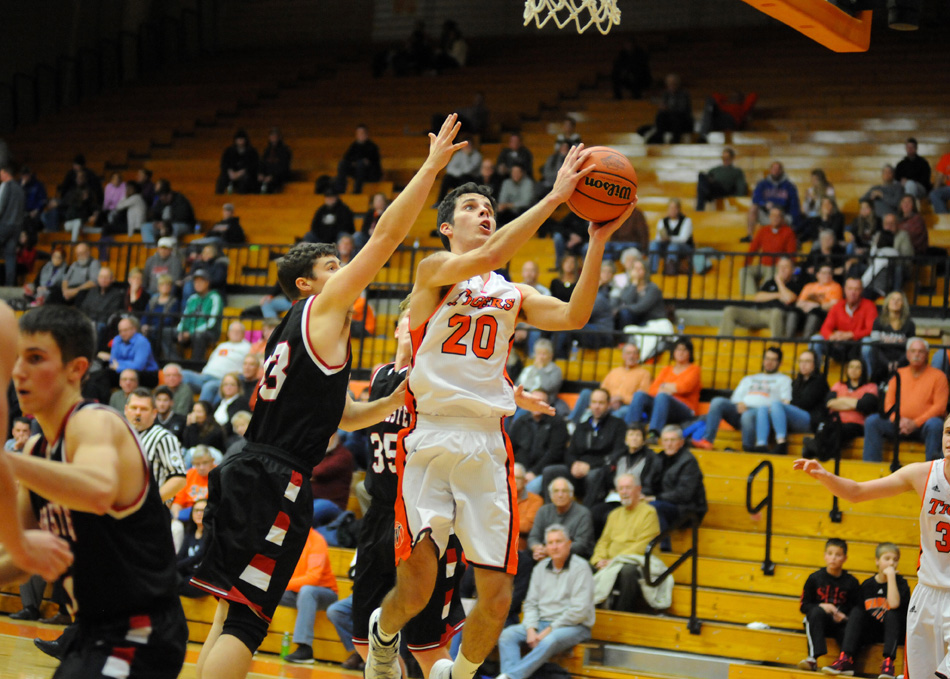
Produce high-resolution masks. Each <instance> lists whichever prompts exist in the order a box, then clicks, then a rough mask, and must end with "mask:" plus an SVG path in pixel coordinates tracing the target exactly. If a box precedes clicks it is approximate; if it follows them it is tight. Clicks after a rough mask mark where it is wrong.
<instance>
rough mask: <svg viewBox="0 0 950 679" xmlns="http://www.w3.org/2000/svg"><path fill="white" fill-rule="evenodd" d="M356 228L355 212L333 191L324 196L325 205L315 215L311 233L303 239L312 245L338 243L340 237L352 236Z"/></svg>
mask: <svg viewBox="0 0 950 679" xmlns="http://www.w3.org/2000/svg"><path fill="white" fill-rule="evenodd" d="M355 228H356V227H355V226H354V223H353V210H351V209H350V207H349V206H348V205H347V204H346V203H344V202H343V201H342V200H340V197H339V196H338V195H337V193H336V191H335V190H332V189H331V190H328V191H327V192H326V193H325V194H324V197H323V205H321V206H320V207H318V208H317V211H316V212H315V213H314V215H313V219H312V220H311V221H310V231H308V232H307V233H305V234H304V237H303V239H304V240H305V241H308V242H310V243H336V241H337V239H338V238H339V237H340V236H342V235H343V234H352V233H353V232H354V230H355Z"/></svg>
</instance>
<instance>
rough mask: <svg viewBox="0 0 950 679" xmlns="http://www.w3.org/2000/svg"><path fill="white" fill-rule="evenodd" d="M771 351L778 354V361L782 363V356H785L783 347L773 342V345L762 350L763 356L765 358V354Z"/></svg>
mask: <svg viewBox="0 0 950 679" xmlns="http://www.w3.org/2000/svg"><path fill="white" fill-rule="evenodd" d="M770 351H771V352H772V353H773V354H775V355H776V356H778V362H779V363H781V362H782V356H783V354H782V347H780V346H779V345H777V344H773V345H771V346H768V347H765V351H763V352H762V357H763V358H765V355H766V354H767V353H769V352H770Z"/></svg>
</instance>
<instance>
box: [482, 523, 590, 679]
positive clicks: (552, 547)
mask: <svg viewBox="0 0 950 679" xmlns="http://www.w3.org/2000/svg"><path fill="white" fill-rule="evenodd" d="M544 541H545V549H546V551H547V554H548V556H547V559H546V560H545V561H543V562H542V563H540V564H538V566H537V567H536V568H535V569H534V570H533V571H532V573H531V584H530V585H529V587H528V596H527V598H526V599H525V601H524V618H523V620H522V622H521V623H519V624H515V625H511V626H509V627H506V628H505V629H504V631H502V633H501V637H500V638H499V639H498V656H499V664H500V669H501V674H500V675H498V676H499V678H500V679H528V678H529V677H531V676H532V675H533V674H534V673H535V672H536V671H537V670H538V669H539V668H540V667H541V666H542V665H544V663H546V662H547V661H548V660H550V659H551V658H553V657H554V656H556V655H557V654H559V653H562V652H564V651H567V650H568V649H570V648H573V647H574V646H576V645H577V644H579V643H582V642H584V641H587V640H588V639H590V630H591V628H592V627H593V626H594V622H595V614H594V578H593V576H592V575H591V572H590V568H588V566H587V564H586V563H584V560H583V559H582V558H581V557H579V556H577V555H576V554H572V552H571V548H572V542H571V536H570V533H569V529H568V528H566V527H564V526H563V525H560V524H554V525H552V526H549V527H548V528H547V530H546V531H545V534H544ZM522 644H527V646H528V648H529V649H531V650H530V651H529V652H528V653H527V655H525V656H524V657H522V656H521V646H522Z"/></svg>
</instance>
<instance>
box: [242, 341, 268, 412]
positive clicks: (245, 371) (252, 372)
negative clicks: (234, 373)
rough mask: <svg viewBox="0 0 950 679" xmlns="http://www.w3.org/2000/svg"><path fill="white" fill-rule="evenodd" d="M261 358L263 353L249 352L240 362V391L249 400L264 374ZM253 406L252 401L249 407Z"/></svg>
mask: <svg viewBox="0 0 950 679" xmlns="http://www.w3.org/2000/svg"><path fill="white" fill-rule="evenodd" d="M263 359H264V355H263V354H255V353H249V354H248V355H247V356H245V357H244V360H243V361H242V362H241V378H240V385H241V393H242V394H244V395H245V396H247V398H248V399H249V400H251V397H252V396H253V395H254V392H255V391H256V390H257V385H258V383H259V382H260V381H261V377H263V376H264V371H263V364H262V361H263ZM253 408H254V403H253V401H252V402H251V409H253Z"/></svg>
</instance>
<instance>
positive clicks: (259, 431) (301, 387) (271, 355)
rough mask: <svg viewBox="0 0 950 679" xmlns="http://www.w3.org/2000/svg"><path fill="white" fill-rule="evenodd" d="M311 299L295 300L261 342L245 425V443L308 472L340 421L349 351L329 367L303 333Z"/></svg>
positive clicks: (311, 307)
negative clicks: (262, 354) (253, 400)
mask: <svg viewBox="0 0 950 679" xmlns="http://www.w3.org/2000/svg"><path fill="white" fill-rule="evenodd" d="M315 300H316V297H308V298H307V299H303V300H300V301H298V302H296V303H295V304H294V305H293V306H292V307H291V309H290V311H289V312H287V315H286V316H284V319H283V321H281V324H280V325H279V326H277V328H276V329H275V330H274V334H273V335H271V338H270V340H269V341H268V342H267V349H266V354H267V360H266V361H265V362H264V376H263V377H261V381H260V383H259V384H258V385H257V405H256V406H255V407H254V414H253V415H252V416H251V423H250V424H249V425H248V427H247V433H246V435H245V436H246V438H247V441H248V444H254V446H255V447H256V448H258V449H259V450H260V449H261V448H263V449H264V450H266V449H267V448H272V449H277V450H279V451H282V453H283V456H285V457H290V458H292V459H293V460H295V461H297V462H298V463H299V466H300V467H301V468H302V469H306V470H310V469H312V468H313V467H315V466H316V465H317V464H319V462H320V460H322V459H323V456H324V455H325V454H326V450H327V443H328V442H329V441H330V436H332V435H333V432H335V431H336V430H337V427H339V425H340V419H341V418H342V417H343V407H344V405H345V404H346V389H347V386H348V384H349V380H350V358H351V357H350V355H349V352H347V358H346V362H345V363H343V364H342V365H336V366H334V365H329V364H327V363H326V361H324V360H323V359H322V358H321V357H320V356H319V355H318V354H317V351H316V349H315V348H314V347H313V346H312V345H311V344H310V340H309V335H308V332H307V328H308V325H309V323H310V314H311V313H313V306H314V301H315Z"/></svg>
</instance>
